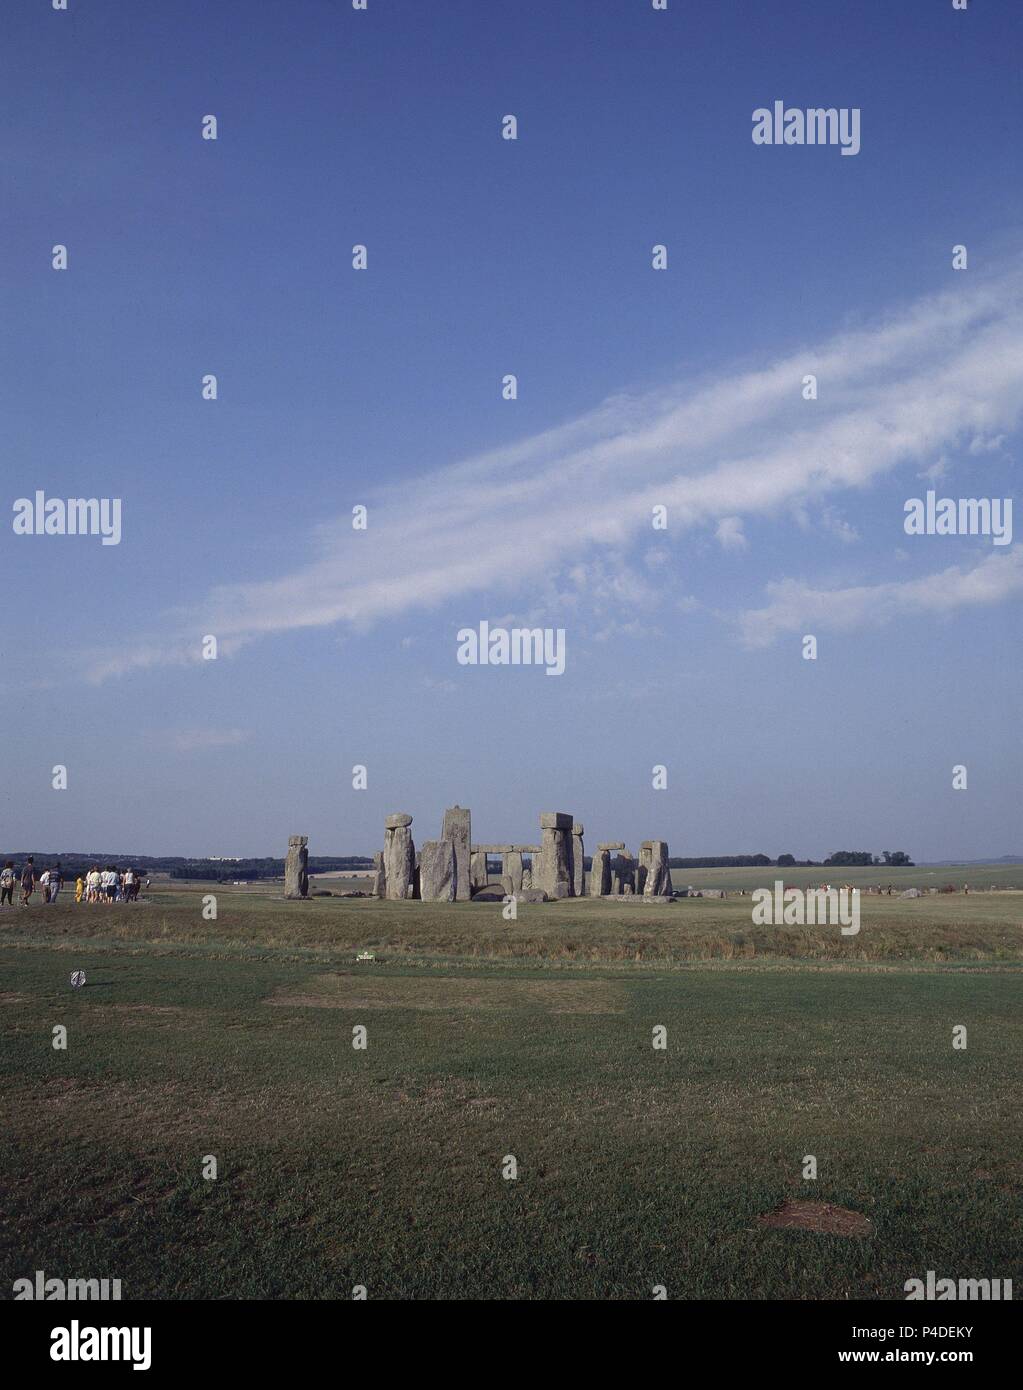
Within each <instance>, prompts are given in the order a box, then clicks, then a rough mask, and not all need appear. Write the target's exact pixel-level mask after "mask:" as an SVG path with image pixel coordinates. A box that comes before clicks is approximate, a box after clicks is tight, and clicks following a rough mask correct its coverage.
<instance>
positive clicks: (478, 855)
mask: <svg viewBox="0 0 1023 1390" xmlns="http://www.w3.org/2000/svg"><path fill="white" fill-rule="evenodd" d="M486 886H487V852H486V850H484V849H480V847H479V846H478V845H477V846H476V848H475V849H474V850H473V852H472V858H471V859H470V861H469V892H470V894H472V893H477V892H479V890H480V889H481V888H486Z"/></svg>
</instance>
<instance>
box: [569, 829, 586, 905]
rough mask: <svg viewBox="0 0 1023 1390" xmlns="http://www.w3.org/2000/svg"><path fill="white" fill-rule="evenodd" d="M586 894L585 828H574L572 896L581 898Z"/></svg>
mask: <svg viewBox="0 0 1023 1390" xmlns="http://www.w3.org/2000/svg"><path fill="white" fill-rule="evenodd" d="M585 892H586V862H585V857H584V855H583V827H582V826H581V825H580V824H579V823H578V822H576V824H575V825H573V826H572V894H573V896H574V897H576V898H581V897H582V896H583V894H584V893H585Z"/></svg>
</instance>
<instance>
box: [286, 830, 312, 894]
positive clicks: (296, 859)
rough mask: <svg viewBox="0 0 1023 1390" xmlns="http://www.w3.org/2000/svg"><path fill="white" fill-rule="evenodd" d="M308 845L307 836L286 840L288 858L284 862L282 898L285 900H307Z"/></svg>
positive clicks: (293, 836)
mask: <svg viewBox="0 0 1023 1390" xmlns="http://www.w3.org/2000/svg"><path fill="white" fill-rule="evenodd" d="M308 843H309V836H308V835H292V836H291V837H290V839H289V840H288V857H287V859H285V861H284V896H285V897H286V898H307V897H308V896H309V872H308V868H307V866H308V863H309V851H308V850H307V849H306V845H308Z"/></svg>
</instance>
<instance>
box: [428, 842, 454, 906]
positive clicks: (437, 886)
mask: <svg viewBox="0 0 1023 1390" xmlns="http://www.w3.org/2000/svg"><path fill="white" fill-rule="evenodd" d="M419 895H420V897H421V898H422V900H423V902H424V903H453V902H454V901H455V898H456V897H457V896H458V854H457V848H456V845H455V842H454V841H453V840H449V839H446V838H445V839H443V840H426V841H425V842H424V843H423V846H422V848H421V849H420V851H419Z"/></svg>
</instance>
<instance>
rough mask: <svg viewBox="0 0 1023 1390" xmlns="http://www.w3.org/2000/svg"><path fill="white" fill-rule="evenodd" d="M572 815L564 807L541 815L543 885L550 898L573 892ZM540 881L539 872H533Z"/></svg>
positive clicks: (541, 886) (561, 896)
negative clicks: (566, 812)
mask: <svg viewBox="0 0 1023 1390" xmlns="http://www.w3.org/2000/svg"><path fill="white" fill-rule="evenodd" d="M572 824H573V822H572V817H571V816H567V815H564V814H563V813H562V812H561V811H543V812H541V815H540V853H541V860H540V872H541V881H540V884H539V886H540V888H542V889H543V891H544V892H545V893H546V894H547V896H548V897H549V898H570V897H571V896H572V846H571V844H570V843H569V840H570V838H571V833H572ZM533 883H534V886H535V885H536V874H535V873H534V875H533Z"/></svg>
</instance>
